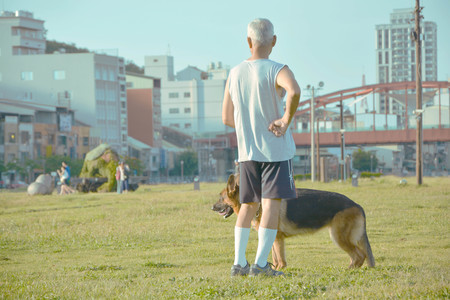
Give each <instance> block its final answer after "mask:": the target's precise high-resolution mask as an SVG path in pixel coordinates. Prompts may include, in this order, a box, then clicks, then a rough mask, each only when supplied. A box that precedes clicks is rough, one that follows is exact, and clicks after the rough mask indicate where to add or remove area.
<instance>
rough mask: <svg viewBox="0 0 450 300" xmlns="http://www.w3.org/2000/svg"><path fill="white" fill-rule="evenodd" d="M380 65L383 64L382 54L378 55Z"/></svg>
mask: <svg viewBox="0 0 450 300" xmlns="http://www.w3.org/2000/svg"><path fill="white" fill-rule="evenodd" d="M378 64H379V65H381V64H383V55H382V54H381V52H379V53H378Z"/></svg>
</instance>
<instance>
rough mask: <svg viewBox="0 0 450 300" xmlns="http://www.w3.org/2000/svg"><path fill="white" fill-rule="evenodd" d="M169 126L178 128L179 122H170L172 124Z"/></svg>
mask: <svg viewBox="0 0 450 300" xmlns="http://www.w3.org/2000/svg"><path fill="white" fill-rule="evenodd" d="M170 127H173V128H180V124H175V123H172V124H170Z"/></svg>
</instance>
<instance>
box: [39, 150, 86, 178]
mask: <svg viewBox="0 0 450 300" xmlns="http://www.w3.org/2000/svg"><path fill="white" fill-rule="evenodd" d="M63 161H64V162H66V164H68V165H69V167H70V175H71V176H72V177H78V175H79V174H80V172H81V168H82V167H83V160H82V159H77V158H75V159H71V158H70V157H69V156H62V155H52V156H49V157H46V158H44V162H43V164H44V165H45V170H44V172H45V173H50V172H56V170H58V169H60V168H61V163H62V162H63ZM42 169H44V166H42Z"/></svg>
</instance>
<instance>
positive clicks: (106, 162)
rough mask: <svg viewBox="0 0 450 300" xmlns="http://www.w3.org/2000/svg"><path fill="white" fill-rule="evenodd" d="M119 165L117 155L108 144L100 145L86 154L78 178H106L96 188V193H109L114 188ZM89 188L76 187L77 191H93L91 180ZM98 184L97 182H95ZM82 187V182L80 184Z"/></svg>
mask: <svg viewBox="0 0 450 300" xmlns="http://www.w3.org/2000/svg"><path fill="white" fill-rule="evenodd" d="M118 165H119V155H118V154H117V152H116V151H114V150H113V149H112V148H111V147H110V146H109V145H108V144H101V145H99V146H98V147H96V148H95V149H92V150H91V151H89V152H88V153H87V154H86V158H85V160H84V163H83V167H82V169H81V173H80V176H79V177H80V178H89V179H91V178H98V177H100V178H106V182H104V183H103V184H101V185H100V186H98V187H97V188H96V191H97V192H111V191H113V190H114V189H115V187H116V177H115V175H116V168H117V166H118ZM84 182H85V183H88V182H89V185H90V186H89V187H84V186H79V187H78V186H77V190H79V191H93V190H92V186H91V184H90V183H91V182H92V180H87V181H86V180H85V181H84ZM97 183H98V181H97ZM80 184H81V185H83V182H82V183H80Z"/></svg>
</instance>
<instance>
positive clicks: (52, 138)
mask: <svg viewBox="0 0 450 300" xmlns="http://www.w3.org/2000/svg"><path fill="white" fill-rule="evenodd" d="M48 144H49V145H53V144H55V135H54V134H49V135H48Z"/></svg>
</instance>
